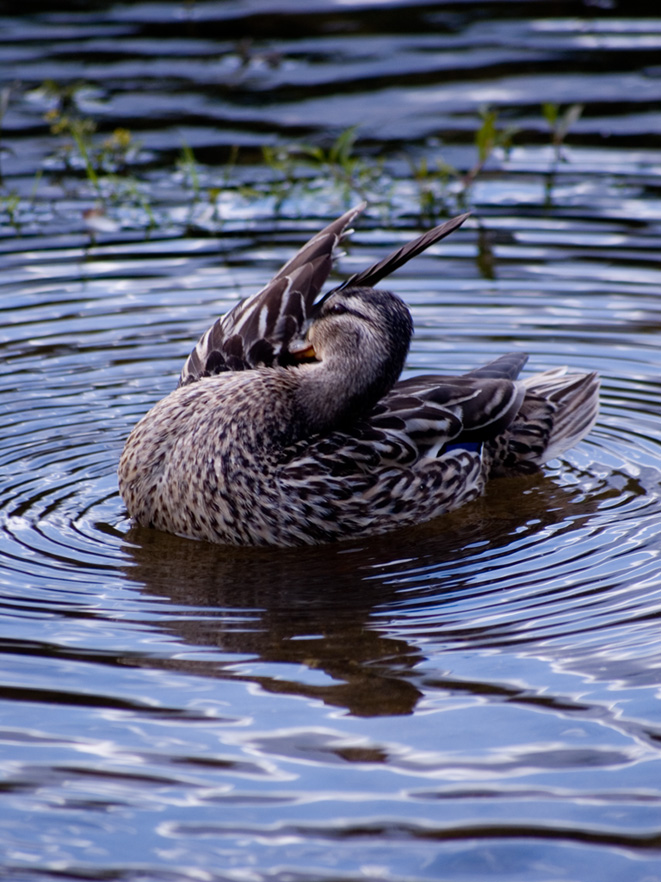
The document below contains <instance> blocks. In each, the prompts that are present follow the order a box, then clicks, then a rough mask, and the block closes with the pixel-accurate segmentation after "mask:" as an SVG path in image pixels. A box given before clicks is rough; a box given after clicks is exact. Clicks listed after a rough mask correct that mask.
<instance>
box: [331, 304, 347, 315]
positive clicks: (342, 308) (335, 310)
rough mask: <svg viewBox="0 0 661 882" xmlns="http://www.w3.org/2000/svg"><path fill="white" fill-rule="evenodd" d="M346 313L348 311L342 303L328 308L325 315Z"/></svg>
mask: <svg viewBox="0 0 661 882" xmlns="http://www.w3.org/2000/svg"><path fill="white" fill-rule="evenodd" d="M347 312H349V309H348V307H346V306H345V305H344V303H333V305H332V306H329V307H328V310H327V315H345V314H346V313H347Z"/></svg>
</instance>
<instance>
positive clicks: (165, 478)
mask: <svg viewBox="0 0 661 882" xmlns="http://www.w3.org/2000/svg"><path fill="white" fill-rule="evenodd" d="M359 210H360V207H359V208H358V209H354V210H352V211H351V212H347V214H345V215H343V216H342V217H341V218H339V219H338V220H337V221H335V222H334V223H333V224H331V225H329V227H327V228H326V229H325V230H323V231H322V232H321V233H319V234H317V235H316V236H315V237H314V238H313V239H312V240H311V241H310V242H309V243H308V244H307V245H306V246H304V248H303V249H301V251H300V252H299V253H298V254H297V255H296V256H295V257H294V258H293V259H292V260H291V261H289V263H288V264H286V265H285V267H283V269H282V270H281V271H280V272H279V273H278V274H277V275H276V276H275V277H274V279H273V280H272V281H271V282H270V283H269V284H268V285H267V286H266V288H264V289H263V290H262V291H261V292H259V293H258V294H256V295H255V296H254V297H252V298H249V299H248V300H246V301H244V302H243V303H241V304H239V305H238V306H237V307H235V308H234V310H232V311H230V313H228V314H227V316H225V317H223V318H222V319H219V320H218V321H217V322H216V323H215V324H214V325H213V326H212V328H210V330H209V331H208V332H207V333H206V334H205V335H204V336H203V337H202V338H201V339H200V341H199V342H198V344H197V346H196V347H195V349H194V350H193V352H192V353H191V355H190V356H189V358H188V360H187V362H186V364H185V366H184V369H183V371H182V375H181V378H180V384H179V387H178V388H177V389H176V390H175V391H174V392H172V393H171V394H170V395H168V396H167V397H166V398H164V399H163V400H162V401H161V402H159V403H158V404H157V405H156V406H155V407H154V408H152V410H151V411H150V412H149V413H148V414H147V415H146V416H145V417H144V418H143V419H142V420H141V421H140V422H139V423H138V425H137V426H136V428H135V429H134V430H133V432H132V433H131V435H130V437H129V439H128V441H127V443H126V447H125V449H124V452H123V454H122V457H121V460H120V465H119V482H120V491H121V494H122V496H123V498H124V501H125V502H126V506H127V509H128V511H129V513H130V514H131V516H132V517H133V518H135V520H136V521H138V522H139V523H140V524H143V525H150V526H153V527H155V528H157V529H160V530H165V531H168V532H171V533H178V534H180V535H183V536H189V537H193V538H197V539H206V540H209V541H212V542H220V543H226V544H238V545H266V544H270V545H281V546H285V545H297V544H303V543H316V542H329V541H333V540H337V539H342V538H349V537H352V538H356V537H361V536H367V535H372V534H376V533H383V532H385V531H387V530H391V529H394V528H396V527H398V526H407V525H413V524H417V523H422V522H424V521H427V520H429V519H431V518H433V517H436V516H437V515H440V514H442V513H443V512H446V511H449V510H451V509H453V508H457V507H458V506H460V505H463V504H465V503H467V502H470V501H471V500H472V499H475V498H476V497H477V496H479V495H480V494H481V493H482V492H483V491H484V487H485V484H486V482H487V481H488V480H489V479H490V478H493V477H496V476H501V475H508V474H517V473H525V472H529V471H534V470H536V469H537V468H539V466H540V465H541V464H542V463H543V462H545V461H546V460H547V459H549V458H551V457H553V456H556V455H558V454H559V453H561V452H562V451H563V450H565V449H567V448H568V447H570V446H571V445H573V444H575V443H576V442H577V441H578V440H580V438H581V437H583V436H584V435H585V433H586V432H587V431H589V429H590V427H591V425H592V424H593V422H594V419H595V417H596V413H597V405H598V397H597V396H598V381H597V379H596V376H595V375H594V374H588V375H581V374H574V375H564V374H563V373H562V372H561V371H550V372H546V373H543V374H538V375H536V376H533V377H530V378H528V379H526V380H525V381H521V380H518V379H517V376H518V373H519V371H520V369H521V367H522V366H523V364H524V363H525V360H526V357H525V356H522V355H520V354H516V353H514V354H509V355H506V356H503V357H502V358H500V359H498V360H496V361H495V362H492V363H491V364H490V365H487V366H486V367H484V368H480V369H477V370H475V371H472V372H470V373H468V374H466V375H464V376H463V377H441V376H425V377H414V378H412V379H408V380H405V381H398V378H399V375H400V372H401V370H402V367H403V365H404V361H405V359H406V355H407V352H408V348H409V343H410V339H411V334H412V322H411V317H410V314H409V311H408V309H407V308H406V306H405V305H404V304H403V303H402V301H401V300H400V299H399V298H398V297H396V296H395V295H394V294H391V293H389V292H387V291H380V290H375V289H374V288H372V287H371V286H372V285H373V284H376V283H377V282H378V281H379V280H380V279H381V278H383V277H384V276H385V275H387V274H388V273H389V272H391V271H392V270H393V269H396V268H397V267H398V266H400V265H401V264H402V263H404V262H406V260H408V259H410V258H411V257H412V256H414V255H415V254H417V253H419V252H420V251H421V250H423V249H424V248H426V247H428V246H429V245H430V244H432V243H433V242H435V241H438V240H439V239H441V238H443V236H445V235H447V234H448V233H449V232H451V231H452V230H453V229H455V228H456V227H457V226H459V225H460V224H461V223H462V222H463V220H464V219H465V217H466V216H462V217H460V218H455V219H453V220H452V221H450V222H448V223H446V224H444V225H441V227H438V228H436V229H435V230H433V231H430V232H429V233H427V234H426V235H425V236H423V237H420V238H419V239H417V240H415V241H414V242H412V243H409V244H408V245H406V246H404V248H402V249H399V250H398V251H397V252H395V253H394V254H393V255H390V256H389V257H388V258H386V259H385V260H384V261H380V262H379V263H377V264H375V265H374V266H372V267H369V268H368V269H367V270H365V271H364V272H362V273H358V274H356V275H354V276H352V277H351V279H349V280H348V281H347V283H345V285H343V286H340V288H338V289H335V290H333V291H332V292H330V293H329V294H327V295H326V296H324V297H323V298H322V299H321V301H319V302H318V303H317V304H315V300H316V298H317V297H318V295H319V293H320V289H321V286H322V285H323V283H324V281H325V279H326V276H327V275H328V272H329V270H330V266H331V258H332V253H333V249H334V248H335V247H336V245H337V243H338V241H339V240H340V238H341V237H342V235H343V233H344V231H345V229H346V227H347V226H348V224H349V223H350V222H351V221H352V220H353V219H354V217H355V216H356V214H357V213H358V211H359ZM304 332H307V333H306V335H305V337H304Z"/></svg>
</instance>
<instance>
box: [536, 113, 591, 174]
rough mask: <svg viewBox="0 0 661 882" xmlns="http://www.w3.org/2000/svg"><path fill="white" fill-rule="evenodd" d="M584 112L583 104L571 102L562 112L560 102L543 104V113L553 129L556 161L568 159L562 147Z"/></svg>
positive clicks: (552, 138) (552, 141)
mask: <svg viewBox="0 0 661 882" xmlns="http://www.w3.org/2000/svg"><path fill="white" fill-rule="evenodd" d="M582 113H583V105H582V104H570V105H569V107H567V108H566V110H565V111H564V112H562V113H561V111H560V105H559V104H552V103H545V104H542V115H543V117H544V119H545V120H546V122H547V123H548V124H549V127H550V129H551V143H552V145H553V148H554V150H555V161H556V163H557V162H566V161H567V158H566V156H565V155H564V154H563V152H562V147H563V145H564V142H565V139H566V137H567V135H568V134H569V130H570V129H571V127H572V126H573V125H574V123H576V122H578V120H579V119H580V117H581V114H582Z"/></svg>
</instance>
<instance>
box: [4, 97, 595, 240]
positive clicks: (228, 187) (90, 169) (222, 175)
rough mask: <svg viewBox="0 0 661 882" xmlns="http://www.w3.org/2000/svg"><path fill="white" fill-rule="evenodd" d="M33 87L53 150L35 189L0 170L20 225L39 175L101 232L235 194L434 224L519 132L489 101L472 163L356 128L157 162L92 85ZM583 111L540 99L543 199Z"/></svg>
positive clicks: (210, 224)
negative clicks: (106, 111)
mask: <svg viewBox="0 0 661 882" xmlns="http://www.w3.org/2000/svg"><path fill="white" fill-rule="evenodd" d="M37 92H38V94H39V96H40V98H41V99H42V100H43V101H44V102H45V103H47V104H48V105H49V106H48V109H47V110H46V111H45V113H44V121H45V123H47V125H48V127H49V131H50V136H51V139H52V150H51V152H50V154H49V156H48V158H47V160H46V162H44V164H43V167H42V168H41V169H39V171H38V172H37V174H36V175H35V178H34V181H33V182H32V186H31V187H30V192H29V193H27V192H26V193H22V192H19V190H18V189H16V188H14V189H11V190H9V189H7V188H6V186H5V184H4V181H3V180H2V177H1V174H0V221H1V218H2V215H4V218H5V223H7V222H8V223H9V224H11V225H12V226H13V227H14V228H15V230H16V231H18V232H20V231H21V228H22V226H23V224H24V219H25V218H26V217H28V216H30V217H32V218H34V217H35V216H38V212H36V211H35V209H36V206H37V205H38V204H39V203H40V201H41V202H43V201H45V200H46V197H45V196H44V194H43V193H42V187H41V185H42V181H47V182H48V188H47V189H48V197H47V199H49V200H50V201H51V202H52V201H53V200H54V199H55V198H57V197H54V196H53V192H54V191H55V192H56V191H57V188H59V189H60V192H61V193H62V194H66V195H68V196H69V197H71V196H72V195H73V196H75V197H76V198H77V199H78V200H83V202H84V203H85V204H86V206H87V207H86V208H84V209H79V210H80V211H81V212H82V221H83V224H84V226H85V228H86V229H87V230H88V232H89V234H90V235H91V236H92V238H94V236H95V235H96V234H97V233H99V232H113V231H116V230H119V229H143V230H145V231H147V232H148V231H149V230H151V229H153V228H155V227H162V228H166V227H171V226H173V225H175V226H183V227H184V228H186V227H192V228H197V229H206V230H208V231H209V232H213V231H214V230H215V229H217V228H218V227H219V225H220V224H221V223H222V221H223V207H224V206H225V205H227V204H229V203H234V202H236V201H237V200H243V201H248V202H251V203H253V204H256V203H260V202H262V203H266V204H268V206H269V210H270V211H272V212H276V213H278V212H281V211H283V210H285V208H286V205H287V203H291V202H292V201H293V200H295V201H297V202H300V201H301V200H303V201H305V200H306V199H307V198H310V197H317V198H322V199H323V200H324V201H326V202H327V203H329V204H331V203H333V202H335V203H337V202H340V203H342V204H347V205H348V204H350V203H351V202H353V201H356V200H357V199H361V200H362V199H364V200H366V201H368V202H369V203H370V204H371V205H372V206H373V208H374V209H375V210H377V211H379V212H380V213H381V214H384V215H392V214H393V213H396V212H398V211H401V207H402V206H404V205H405V206H406V208H405V209H404V211H405V213H410V211H411V206H412V205H414V206H416V210H417V212H418V213H419V215H420V216H421V218H423V219H425V220H427V221H428V222H430V223H432V222H436V221H437V219H438V218H439V217H442V216H444V215H446V214H448V213H451V212H452V211H456V210H462V211H463V210H466V209H468V208H471V207H473V198H474V196H473V191H474V187H475V184H476V182H478V181H479V180H482V179H484V178H485V177H486V176H493V175H497V174H502V170H503V167H504V165H505V164H506V162H507V160H508V158H509V155H510V151H511V150H512V148H513V146H514V143H515V140H516V138H517V135H518V134H519V132H518V130H517V129H516V128H515V127H513V126H502V125H501V124H500V120H499V114H498V111H497V110H496V109H494V108H489V107H485V108H483V109H482V110H480V112H479V115H478V117H477V118H476V120H475V128H474V132H473V143H472V145H470V146H467V147H466V149H465V154H466V156H467V157H469V158H471V163H472V164H470V165H468V166H467V167H465V168H458V167H457V166H456V165H453V164H451V163H449V162H448V161H446V159H445V158H444V155H443V150H442V145H441V144H440V143H436V142H434V143H428V144H426V145H424V146H412V147H408V146H402V145H395V146H393V148H392V150H391V151H390V152H388V153H385V154H384V153H383V152H381V153H380V154H379V155H375V150H374V147H373V145H370V143H369V142H367V141H360V140H359V131H358V129H357V128H356V127H351V128H348V129H346V130H344V131H342V132H340V134H339V135H338V136H337V137H336V138H335V140H334V141H332V143H330V144H319V143H315V142H313V141H308V142H304V141H300V142H292V143H280V142H279V143H275V144H272V143H265V144H263V145H262V147H261V150H260V151H259V152H258V154H257V155H255V152H254V150H252V151H250V150H247V149H246V150H245V151H240V150H239V148H238V147H236V146H235V147H232V148H231V150H230V151H229V156H228V157H227V159H226V161H225V163H224V164H223V165H221V166H212V167H210V166H204V165H203V164H202V163H200V162H199V161H198V159H197V158H196V156H195V153H194V151H193V148H192V147H191V146H190V145H189V144H186V143H182V146H181V150H180V154H179V156H178V157H177V159H176V160H175V162H174V164H173V165H172V166H171V167H170V168H169V169H165V170H164V169H163V168H162V167H161V168H159V169H158V171H156V170H155V169H154V166H155V164H156V163H155V157H154V156H153V155H152V154H151V153H150V152H149V151H147V150H145V149H144V148H143V145H142V144H141V143H140V141H139V140H137V139H136V138H135V137H134V135H133V133H132V132H131V131H130V130H128V129H126V128H115V129H114V130H113V131H111V132H110V133H106V134H104V135H101V134H99V133H98V131H97V123H96V121H95V120H94V119H93V118H92V116H90V115H89V114H86V113H84V112H83V110H82V105H83V104H84V101H82V100H81V99H82V97H83V96H85V95H86V93H88V92H89V89H88V88H87V87H86V85H85V84H84V83H80V82H76V83H71V84H68V85H66V86H60V85H58V84H56V83H54V82H51V81H49V82H45V83H44V84H43V85H42V86H41V87H40V89H39V90H37ZM33 94H34V93H33ZM12 97H13V96H12V89H9V88H8V89H4V90H3V92H2V95H1V96H0V157H1V156H2V153H3V151H5V150H6V148H5V147H4V145H3V144H2V141H1V139H2V120H3V117H4V114H5V112H6V110H7V107H8V106H9V103H10V101H11V100H12ZM582 110H583V108H582V107H581V106H580V105H570V106H569V107H567V108H564V109H563V108H561V107H559V106H558V105H556V104H549V103H546V104H543V105H542V107H541V118H543V119H544V120H546V122H547V124H548V128H549V132H550V146H551V147H552V149H553V154H552V160H551V161H550V162H549V168H548V172H547V176H546V198H547V200H548V199H549V198H550V194H551V190H552V186H553V180H554V175H555V173H556V171H557V167H558V164H559V163H561V162H565V161H566V155H565V152H564V150H563V147H564V144H565V141H566V138H567V135H568V134H569V131H570V129H571V127H572V126H573V124H574V123H575V122H576V121H577V120H578V118H579V117H580V114H581V112H582ZM164 190H165V191H167V194H168V195H167V196H165V197H164V196H163V195H162V194H163V191H164Z"/></svg>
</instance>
